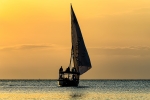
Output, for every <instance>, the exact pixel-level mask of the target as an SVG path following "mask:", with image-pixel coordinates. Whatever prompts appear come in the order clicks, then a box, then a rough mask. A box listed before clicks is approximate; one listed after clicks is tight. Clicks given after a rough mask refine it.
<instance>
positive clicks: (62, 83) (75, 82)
mask: <svg viewBox="0 0 150 100" xmlns="http://www.w3.org/2000/svg"><path fill="white" fill-rule="evenodd" d="M78 84H79V80H68V79H67V80H65V79H59V80H58V85H59V86H78Z"/></svg>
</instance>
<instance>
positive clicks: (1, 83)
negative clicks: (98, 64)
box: [0, 80, 150, 100]
mask: <svg viewBox="0 0 150 100" xmlns="http://www.w3.org/2000/svg"><path fill="white" fill-rule="evenodd" d="M0 100H150V80H81V81H80V83H79V86H78V87H59V86H57V81H56V80H0Z"/></svg>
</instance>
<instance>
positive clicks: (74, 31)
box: [58, 5, 92, 86]
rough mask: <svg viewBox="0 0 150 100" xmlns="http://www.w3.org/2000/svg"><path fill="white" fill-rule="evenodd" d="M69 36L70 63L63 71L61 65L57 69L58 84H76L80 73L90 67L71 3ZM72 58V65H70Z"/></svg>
mask: <svg viewBox="0 0 150 100" xmlns="http://www.w3.org/2000/svg"><path fill="white" fill-rule="evenodd" d="M71 37H72V48H71V57H70V63H69V67H68V68H67V69H66V70H65V71H63V68H62V67H61V68H60V69H59V79H58V85H59V86H78V84H79V78H80V75H82V74H83V73H85V72H86V71H88V70H89V69H90V68H91V67H92V66H91V61H90V58H89V55H88V52H87V50H86V47H85V44H84V40H83V37H82V33H81V30H80V27H79V24H78V21H77V18H76V16H75V13H74V11H73V8H72V5H71ZM72 59H73V64H74V67H71V61H72ZM70 69H71V70H70Z"/></svg>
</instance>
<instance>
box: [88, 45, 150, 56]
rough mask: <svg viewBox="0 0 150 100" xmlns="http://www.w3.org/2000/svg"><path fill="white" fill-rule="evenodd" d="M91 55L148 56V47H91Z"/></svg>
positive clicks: (149, 52)
mask: <svg viewBox="0 0 150 100" xmlns="http://www.w3.org/2000/svg"><path fill="white" fill-rule="evenodd" d="M89 51H91V53H93V54H96V55H128V56H148V55H150V47H149V46H129V47H91V48H89Z"/></svg>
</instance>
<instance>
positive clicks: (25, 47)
mask: <svg viewBox="0 0 150 100" xmlns="http://www.w3.org/2000/svg"><path fill="white" fill-rule="evenodd" d="M42 48H55V44H22V45H15V46H6V47H1V48H0V51H10V50H29V49H42Z"/></svg>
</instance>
